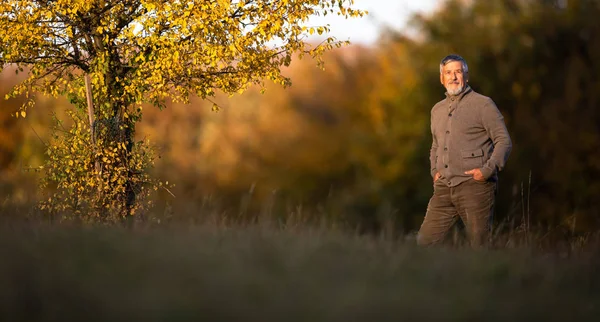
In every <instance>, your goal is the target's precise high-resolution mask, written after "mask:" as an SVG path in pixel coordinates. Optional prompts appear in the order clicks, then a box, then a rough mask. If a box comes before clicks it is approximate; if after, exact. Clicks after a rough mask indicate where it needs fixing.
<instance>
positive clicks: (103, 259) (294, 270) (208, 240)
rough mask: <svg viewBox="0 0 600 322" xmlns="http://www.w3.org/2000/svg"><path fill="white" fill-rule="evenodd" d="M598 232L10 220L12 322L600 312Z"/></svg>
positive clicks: (2, 278)
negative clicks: (492, 241)
mask: <svg viewBox="0 0 600 322" xmlns="http://www.w3.org/2000/svg"><path fill="white" fill-rule="evenodd" d="M596 237H597V236H596ZM596 237H594V236H590V237H589V238H588V239H587V241H586V244H585V245H586V247H580V248H578V249H577V251H576V252H569V253H566V255H565V253H561V252H547V251H540V250H539V249H536V248H534V247H526V246H525V244H520V245H516V244H515V245H514V246H512V247H504V248H498V247H496V248H495V249H489V250H487V251H474V250H471V249H469V248H466V247H453V246H443V247H437V248H418V247H416V246H415V245H414V243H413V242H412V241H410V238H394V239H388V238H383V237H381V236H374V235H362V236H361V235H357V234H352V233H348V232H343V231H341V230H330V229H323V228H307V227H299V226H297V227H291V226H288V227H286V228H281V227H280V226H273V225H271V224H256V225H248V226H245V227H241V226H237V227H236V226H231V225H230V226H227V225H222V224H219V225H216V224H209V223H205V224H203V225H201V226H186V225H179V226H178V225H171V226H169V227H166V226H158V227H150V226H146V227H138V229H135V230H133V231H131V230H125V229H122V228H117V227H103V228H102V227H96V228H93V227H77V226H69V225H64V224H61V225H44V224H41V225H31V224H26V225H23V224H18V225H3V226H2V228H0V320H4V321H19V320H20V321H59V320H60V321H68V320H76V321H123V320H144V321H184V320H194V321H199V320H202V321H402V320H404V321H414V320H418V321H429V320H444V321H482V320H485V321H531V320H537V319H543V320H546V321H547V320H550V321H558V320H560V321H565V320H577V321H596V320H597V317H598V316H599V315H598V314H600V277H598V274H597V272H598V271H600V270H599V269H600V261H599V260H598V258H597V255H596V253H595V251H597V250H598V249H600V248H598V247H596V248H594V247H592V246H593V245H595V246H598V245H599V244H600V243H598V239H597V238H596ZM594 238H595V239H594ZM565 256H566V258H565Z"/></svg>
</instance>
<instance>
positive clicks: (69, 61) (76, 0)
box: [0, 0, 364, 217]
mask: <svg viewBox="0 0 600 322" xmlns="http://www.w3.org/2000/svg"><path fill="white" fill-rule="evenodd" d="M352 4H353V0H277V1H274V0H188V1H182V0H57V1H51V0H8V1H3V2H2V3H1V4H0V66H1V67H0V68H4V67H5V66H7V64H15V65H16V66H17V68H19V69H20V70H21V71H22V70H23V68H28V77H27V79H26V80H25V81H24V82H22V83H20V84H19V85H17V86H15V87H14V89H13V91H12V92H11V94H9V95H7V97H16V96H17V95H21V94H25V96H26V97H27V98H28V100H27V101H26V103H25V104H24V105H23V106H22V108H21V110H20V111H19V112H18V113H17V116H22V117H25V116H26V111H27V108H28V107H31V106H32V105H33V102H34V100H33V94H34V93H37V92H39V93H43V94H47V95H52V96H55V97H56V96H60V95H66V96H68V97H69V98H70V99H71V101H72V102H73V103H75V105H76V106H79V107H80V110H83V111H85V107H86V106H87V110H88V114H89V131H91V133H90V135H89V139H86V138H85V137H82V138H83V140H84V141H82V142H83V144H80V145H81V146H84V147H85V146H88V145H89V144H86V142H87V143H91V145H93V146H94V149H93V150H85V151H88V152H87V153H88V155H89V156H91V159H90V160H88V161H86V162H85V166H84V168H83V170H82V171H83V172H84V173H89V172H90V171H92V172H95V174H96V175H97V176H100V177H101V176H102V175H103V174H105V173H106V172H110V170H114V169H117V168H119V169H124V170H125V171H121V172H120V173H122V175H121V176H120V178H118V180H117V179H115V178H109V179H106V180H108V182H107V186H106V187H105V189H106V190H108V191H119V193H118V194H117V196H115V198H116V199H117V204H116V205H114V204H113V206H114V207H116V208H115V209H116V210H117V212H118V213H119V214H120V216H121V217H126V216H129V215H131V214H132V213H133V210H134V208H135V202H136V201H135V200H136V191H137V188H136V187H137V186H138V185H139V184H140V182H138V181H139V180H138V179H136V176H137V175H138V173H137V172H139V170H140V169H141V168H143V167H141V168H140V167H132V165H131V161H132V159H133V158H134V156H135V142H134V132H135V125H136V122H138V121H140V120H141V117H142V104H143V103H152V104H153V105H155V106H158V107H163V106H164V104H165V102H166V101H167V100H171V101H173V102H188V100H189V97H190V95H197V96H198V97H201V98H203V99H210V97H212V96H214V95H215V93H216V92H217V91H222V92H224V93H227V94H234V93H241V92H243V91H244V90H245V89H247V88H248V86H249V85H251V84H259V85H262V86H263V87H264V80H265V79H270V80H272V81H273V82H275V83H279V84H282V85H284V86H287V85H289V84H290V79H288V78H286V77H285V76H284V75H282V74H281V71H280V68H281V67H282V66H287V65H289V64H290V62H291V57H292V54H293V53H300V55H304V54H308V55H310V56H312V57H314V58H317V60H318V61H319V63H321V61H320V59H319V57H320V55H321V54H322V53H323V52H325V51H327V50H329V49H331V48H333V47H335V46H340V45H341V44H342V43H340V42H337V41H336V40H335V39H334V38H332V37H329V38H326V40H325V41H323V42H322V43H320V44H319V45H317V46H311V45H309V44H307V43H306V42H305V39H306V37H307V36H308V34H312V33H314V32H317V33H319V34H322V33H327V32H328V31H329V27H328V26H314V27H311V26H307V25H306V23H307V19H308V18H309V17H310V16H312V15H327V14H338V15H343V16H345V17H346V18H349V17H355V16H362V15H363V14H364V12H362V11H359V10H354V9H352V8H351V5H352ZM86 98H87V100H86ZM213 108H218V107H217V106H216V105H215V106H213ZM76 124H78V125H77V126H78V127H77V128H76V129H74V130H72V131H70V133H71V135H78V133H82V130H83V129H82V128H81V127H82V126H83V127H85V124H83V123H82V122H76ZM67 142H71V143H69V144H73V143H77V142H79V141H69V140H67ZM82 142H79V143H82ZM63 143H65V142H63ZM82 151H84V150H82ZM107 151H108V152H110V153H108V152H107ZM63 159H64V158H63ZM67 165H69V163H67ZM92 165H93V166H92ZM66 177H68V176H66ZM58 180H59V182H58V184H59V185H60V179H58ZM136 180H137V181H136ZM77 189H80V191H79V193H81V192H82V191H81V189H84V188H83V187H78V188H76V190H77ZM76 190H73V191H71V192H72V193H78V192H77V191H76Z"/></svg>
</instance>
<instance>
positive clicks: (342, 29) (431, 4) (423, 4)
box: [310, 0, 442, 45]
mask: <svg viewBox="0 0 600 322" xmlns="http://www.w3.org/2000/svg"><path fill="white" fill-rule="evenodd" d="M441 2H442V0H355V2H354V6H353V7H354V8H356V9H362V10H367V11H369V15H367V16H365V17H362V18H353V19H344V18H341V17H338V16H333V17H332V16H330V15H328V16H326V17H315V18H313V19H311V21H310V24H311V25H326V24H329V25H330V28H331V32H330V33H329V35H330V36H334V37H336V38H337V39H338V40H350V41H351V42H352V43H356V44H363V45H370V44H373V43H374V42H375V41H376V40H377V38H378V34H379V31H380V30H381V29H382V27H383V26H389V27H393V28H394V29H397V30H400V29H402V28H404V27H405V26H406V23H407V22H408V19H409V18H410V16H411V15H412V14H413V13H416V12H431V11H433V10H434V9H435V8H436V7H437V6H438V5H439V4H440V3H441Z"/></svg>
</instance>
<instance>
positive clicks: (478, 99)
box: [465, 90, 494, 106]
mask: <svg viewBox="0 0 600 322" xmlns="http://www.w3.org/2000/svg"><path fill="white" fill-rule="evenodd" d="M465 98H466V99H467V100H468V101H469V103H470V104H475V105H480V106H485V105H488V104H490V103H491V104H494V100H492V99H491V98H490V97H488V96H485V95H483V94H480V93H477V92H476V91H474V90H471V92H470V93H469V94H468V95H467V96H466V97H465Z"/></svg>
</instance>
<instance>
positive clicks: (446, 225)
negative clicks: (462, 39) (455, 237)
mask: <svg viewBox="0 0 600 322" xmlns="http://www.w3.org/2000/svg"><path fill="white" fill-rule="evenodd" d="M440 81H441V82H442V85H444V87H445V88H446V98H445V99H444V100H442V101H440V102H438V103H437V104H435V106H434V107H433V109H432V110H431V134H432V136H433V143H432V144H431V150H430V163H431V168H430V169H431V176H432V177H433V197H431V199H430V200H429V205H428V206H427V213H426V214H425V219H424V220H423V224H422V225H421V229H420V230H419V234H418V237H417V242H418V243H419V244H420V245H432V244H436V243H439V242H441V241H442V240H443V239H444V237H445V236H446V234H447V232H448V231H449V230H450V228H451V227H452V225H453V224H454V223H455V222H456V221H457V220H458V219H459V218H460V219H461V220H462V221H463V223H464V224H465V227H466V230H467V235H468V237H469V240H470V242H471V245H473V246H481V245H483V244H484V243H485V241H486V239H487V237H488V235H489V228H490V221H491V219H492V214H493V212H494V202H495V196H496V189H497V183H498V171H501V170H502V169H503V168H504V165H505V164H506V161H507V159H508V156H509V154H510V151H511V148H512V143H511V140H510V136H509V134H508V131H507V130H506V126H505V124H504V118H503V117H502V114H500V111H498V108H497V107H496V104H494V102H493V101H492V100H491V99H490V98H489V97H486V96H483V95H481V94H478V93H476V92H475V91H473V90H472V89H471V87H469V85H467V83H468V81H469V68H468V66H467V62H466V61H465V60H464V59H463V58H462V57H460V56H458V55H449V56H446V57H445V58H444V59H442V62H441V63H440Z"/></svg>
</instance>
